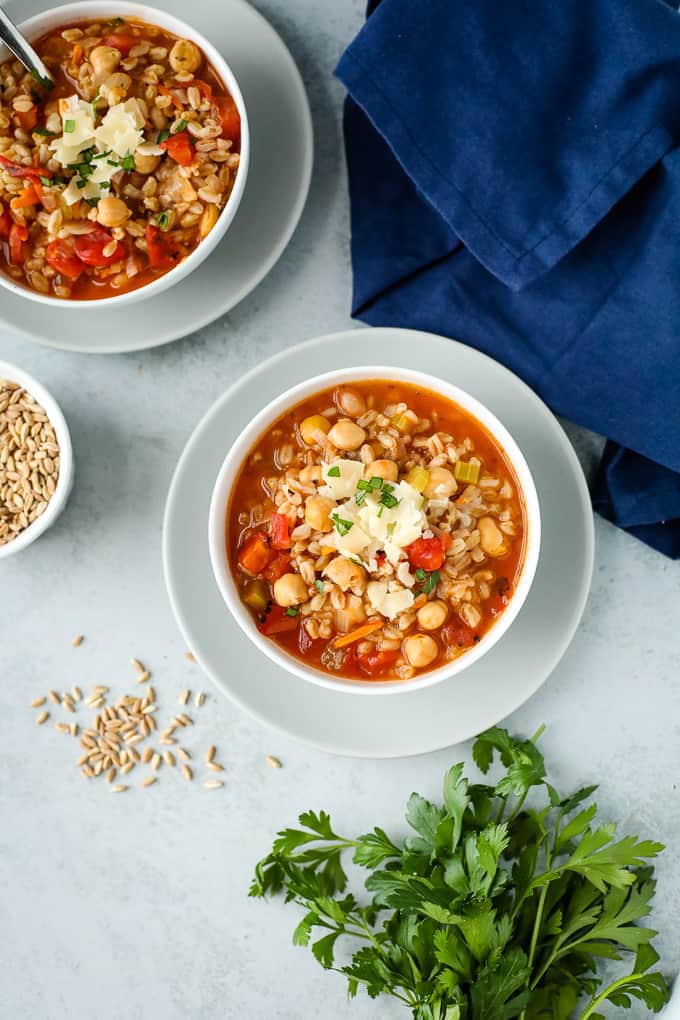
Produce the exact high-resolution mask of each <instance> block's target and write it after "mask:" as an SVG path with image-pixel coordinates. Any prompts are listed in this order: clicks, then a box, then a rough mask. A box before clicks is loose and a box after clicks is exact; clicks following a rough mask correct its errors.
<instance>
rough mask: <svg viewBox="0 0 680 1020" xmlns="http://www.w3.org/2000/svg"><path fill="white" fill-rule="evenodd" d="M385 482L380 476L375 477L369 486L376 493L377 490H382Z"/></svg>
mask: <svg viewBox="0 0 680 1020" xmlns="http://www.w3.org/2000/svg"><path fill="white" fill-rule="evenodd" d="M383 481H384V479H383V478H381V477H380V476H379V475H373V477H372V478H371V480H370V481H369V483H368V484H369V486H370V487H371V489H373V490H374V491H375V490H376V489H382V486H383Z"/></svg>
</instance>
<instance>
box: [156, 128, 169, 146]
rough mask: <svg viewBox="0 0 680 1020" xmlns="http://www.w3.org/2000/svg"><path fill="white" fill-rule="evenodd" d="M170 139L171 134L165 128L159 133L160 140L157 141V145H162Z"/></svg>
mask: <svg viewBox="0 0 680 1020" xmlns="http://www.w3.org/2000/svg"><path fill="white" fill-rule="evenodd" d="M169 137H170V132H169V131H168V130H167V128H163V130H162V131H159V132H158V138H157V139H156V144H157V145H160V144H161V142H164V141H165V140H166V138H169Z"/></svg>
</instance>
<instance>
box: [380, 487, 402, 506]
mask: <svg viewBox="0 0 680 1020" xmlns="http://www.w3.org/2000/svg"><path fill="white" fill-rule="evenodd" d="M393 492H394V486H393V485H388V484H387V482H385V484H384V485H383V487H382V490H381V492H380V502H381V503H382V505H383V506H386V507H387V509H388V510H392V509H393V508H394V507H395V506H399V503H400V502H401V501H400V500H398V499H397V497H396V496H393V495H392V493H393Z"/></svg>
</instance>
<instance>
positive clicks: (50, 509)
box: [0, 361, 73, 559]
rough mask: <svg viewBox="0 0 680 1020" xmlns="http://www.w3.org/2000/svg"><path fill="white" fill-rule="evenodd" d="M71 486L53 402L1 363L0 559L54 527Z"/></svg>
mask: <svg viewBox="0 0 680 1020" xmlns="http://www.w3.org/2000/svg"><path fill="white" fill-rule="evenodd" d="M72 486H73V450H72V447H71V436H70V434H69V430H68V425H67V424H66V419H65V418H64V415H63V414H62V412H61V409H60V407H59V405H58V404H57V402H56V400H55V399H54V397H53V396H52V395H51V394H50V393H49V392H48V391H47V390H46V389H45V387H44V386H42V385H41V384H40V383H39V382H38V380H37V379H34V378H33V377H32V376H31V375H29V374H28V372H24V370H23V369H22V368H19V367H18V366H17V365H12V364H10V363H9V362H7V361H0V559H2V558H3V557H5V556H11V555H12V554H13V553H17V552H20V551H21V550H22V549H25V548H26V546H28V545H30V544H31V542H34V541H35V540H36V538H38V537H39V536H40V535H42V534H43V532H44V531H46V530H47V529H48V528H49V527H50V525H52V524H53V523H54V521H55V520H56V519H57V517H58V516H59V514H60V513H61V511H62V510H63V509H64V506H65V505H66V501H67V499H68V497H69V494H70V492H71V488H72Z"/></svg>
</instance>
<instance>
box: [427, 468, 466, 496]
mask: <svg viewBox="0 0 680 1020" xmlns="http://www.w3.org/2000/svg"><path fill="white" fill-rule="evenodd" d="M429 471H430V477H429V479H428V482H427V485H426V486H425V488H424V489H423V495H424V496H425V497H426V498H427V499H448V498H449V496H453V494H454V492H456V490H457V489H458V482H457V481H456V479H455V478H454V477H453V474H452V473H451V471H449V470H448V468H444V467H433V468H430V469H429Z"/></svg>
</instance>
